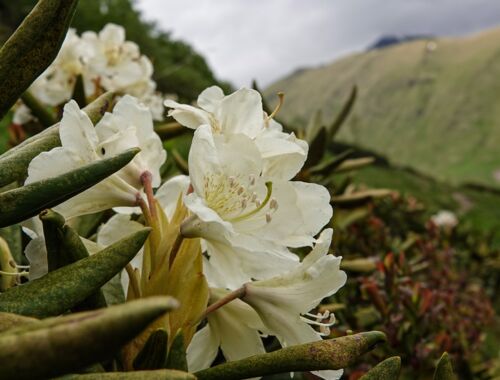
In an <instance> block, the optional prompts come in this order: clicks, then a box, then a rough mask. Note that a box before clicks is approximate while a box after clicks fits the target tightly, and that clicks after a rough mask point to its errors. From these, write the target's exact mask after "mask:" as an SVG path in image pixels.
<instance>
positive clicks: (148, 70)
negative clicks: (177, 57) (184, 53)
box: [30, 24, 163, 120]
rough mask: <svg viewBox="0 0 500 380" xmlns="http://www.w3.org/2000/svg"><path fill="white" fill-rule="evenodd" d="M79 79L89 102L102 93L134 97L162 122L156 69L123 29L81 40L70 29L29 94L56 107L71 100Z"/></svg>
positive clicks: (88, 34) (106, 30)
mask: <svg viewBox="0 0 500 380" xmlns="http://www.w3.org/2000/svg"><path fill="white" fill-rule="evenodd" d="M79 75H81V76H82V79H83V85H84V90H85V95H86V96H87V98H92V97H94V96H96V95H99V94H100V93H101V92H103V91H113V92H116V93H117V94H121V95H125V94H128V95H132V96H135V97H137V98H139V99H141V101H142V103H143V104H145V105H147V106H148V107H149V108H150V110H151V113H152V115H153V118H154V119H155V120H163V99H162V97H161V96H159V95H158V94H157V93H156V92H155V88H156V83H155V82H154V81H153V79H152V76H153V65H152V63H151V61H150V60H149V58H147V57H146V56H144V55H142V54H141V52H140V49H139V46H138V45H137V44H136V43H134V42H132V41H126V40H125V29H124V28H123V27H122V26H120V25H116V24H107V25H106V26H105V27H104V28H103V29H102V30H101V31H100V32H99V33H95V32H90V31H89V32H84V33H83V34H82V36H81V37H79V36H78V35H77V34H76V32H75V30H73V29H70V30H69V31H68V34H67V36H66V39H65V40H64V43H63V45H62V46H61V49H60V51H59V54H58V56H57V58H56V59H55V60H54V62H53V63H52V64H51V65H50V66H49V67H48V68H47V70H45V72H44V73H43V74H42V75H41V76H40V77H39V78H38V79H37V80H36V81H35V82H34V83H33V85H32V86H31V87H30V91H31V92H32V93H33V95H34V96H35V97H36V98H37V99H38V100H39V101H40V102H42V103H43V104H46V105H49V106H57V105H60V104H62V103H65V102H67V101H69V100H70V99H71V97H72V95H73V92H74V90H75V84H76V80H77V77H78V76H79Z"/></svg>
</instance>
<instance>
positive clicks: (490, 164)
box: [265, 29, 500, 187]
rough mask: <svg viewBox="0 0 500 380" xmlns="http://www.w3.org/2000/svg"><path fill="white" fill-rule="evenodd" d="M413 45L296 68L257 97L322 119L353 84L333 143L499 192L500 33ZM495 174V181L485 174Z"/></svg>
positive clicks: (289, 116) (298, 121) (293, 119)
mask: <svg viewBox="0 0 500 380" xmlns="http://www.w3.org/2000/svg"><path fill="white" fill-rule="evenodd" d="M434 42H435V49H431V48H430V46H429V45H430V44H429V41H423V40H420V41H414V42H410V43H404V44H401V45H396V46H393V47H389V48H385V49H381V50H373V51H368V52H365V53H361V54H356V55H353V56H350V57H347V58H345V59H342V60H339V61H337V62H334V63H333V64H331V65H327V66H323V67H319V68H314V69H308V70H302V71H300V72H298V73H296V74H294V75H291V76H289V77H287V78H284V79H283V80H281V81H279V82H277V83H275V84H273V85H272V86H270V87H269V88H267V89H266V91H265V96H266V97H267V99H268V100H269V101H270V103H272V104H275V96H274V94H276V92H277V91H284V92H285V94H286V96H285V104H284V107H283V109H282V110H281V111H280V115H279V116H280V117H281V118H282V119H283V120H285V121H287V122H290V123H293V124H294V125H306V124H307V120H308V119H309V117H310V116H311V113H312V112H314V110H316V109H321V110H322V112H323V116H324V120H325V121H330V120H331V119H332V118H333V116H334V115H335V114H336V112H338V111H339V109H340V107H341V105H342V103H343V102H344V101H345V99H346V97H347V96H348V93H349V91H350V89H351V87H352V85H353V84H357V85H358V88H359V97H358V100H357V102H356V104H355V106H354V110H353V112H352V114H351V116H350V117H349V119H348V121H347V123H346V124H345V125H344V126H343V127H342V130H341V131H340V133H339V136H338V141H343V142H347V143H349V144H354V145H357V146H360V147H363V148H367V149H370V150H372V151H374V152H376V153H378V154H380V155H383V156H385V157H387V158H388V159H389V160H390V161H391V162H393V163H395V164H397V165H402V166H408V167H412V168H415V169H417V170H419V171H421V172H423V173H426V174H429V175H431V176H433V177H435V178H437V179H439V180H446V181H450V182H452V183H455V184H459V183H468V182H473V183H479V184H483V185H488V186H496V187H500V149H499V147H498V145H499V142H500V29H493V30H490V31H487V32H483V33H481V34H477V35H473V36H470V37H467V38H454V39H448V38H443V39H437V40H435V41H434ZM495 177H496V178H495Z"/></svg>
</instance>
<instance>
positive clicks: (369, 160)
mask: <svg viewBox="0 0 500 380" xmlns="http://www.w3.org/2000/svg"><path fill="white" fill-rule="evenodd" d="M374 162H375V158H373V157H361V158H351V159H347V160H344V161H342V163H341V164H340V165H339V166H337V167H336V168H335V173H344V172H348V171H351V170H356V169H361V168H363V167H365V166H368V165H371V164H373V163H374Z"/></svg>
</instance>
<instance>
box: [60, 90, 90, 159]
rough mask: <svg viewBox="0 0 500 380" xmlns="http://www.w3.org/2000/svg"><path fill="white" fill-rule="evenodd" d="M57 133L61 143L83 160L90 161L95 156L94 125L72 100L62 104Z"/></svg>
mask: <svg viewBox="0 0 500 380" xmlns="http://www.w3.org/2000/svg"><path fill="white" fill-rule="evenodd" d="M59 135H60V137H61V145H62V146H63V147H64V148H65V149H67V150H69V151H70V152H72V153H74V154H76V155H78V157H80V158H81V159H82V161H83V162H87V163H88V162H92V161H94V160H95V159H96V158H97V155H96V153H95V149H96V146H97V143H98V138H97V134H96V131H95V128H94V125H93V124H92V122H91V121H90V119H89V117H88V116H87V114H86V113H85V112H83V111H81V110H80V108H79V107H78V104H77V103H76V102H75V101H74V100H71V101H69V102H68V103H67V104H66V105H65V106H64V111H63V116H62V119H61V123H60V126H59Z"/></svg>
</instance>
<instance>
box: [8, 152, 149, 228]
mask: <svg viewBox="0 0 500 380" xmlns="http://www.w3.org/2000/svg"><path fill="white" fill-rule="evenodd" d="M137 153H139V148H133V149H129V150H127V151H125V152H124V153H121V154H119V155H117V156H115V157H111V158H107V159H103V160H99V161H96V162H93V163H91V164H88V165H85V166H83V167H81V168H78V169H75V170H72V171H70V172H67V173H64V174H61V175H59V176H57V177H54V178H48V179H44V180H41V181H38V182H33V183H30V184H29V185H26V186H23V187H20V188H17V189H14V190H9V191H6V192H5V193H1V194H0V227H5V226H8V225H11V224H14V223H18V222H21V221H23V220H25V219H28V218H31V217H32V216H35V215H37V214H38V213H39V212H40V211H42V210H44V209H46V208H50V207H54V206H57V205H58V204H60V203H62V202H64V201H66V200H68V199H69V198H71V197H74V196H75V195H77V194H79V193H81V192H83V191H85V190H87V189H88V188H90V187H92V186H94V185H95V184H96V183H99V182H101V181H102V180H104V179H106V178H107V177H109V176H110V175H111V174H113V173H115V172H116V171H118V170H120V169H121V168H123V167H124V166H125V165H127V164H128V163H129V162H130V161H131V160H132V159H133V158H134V156H135V155H136V154H137Z"/></svg>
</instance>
